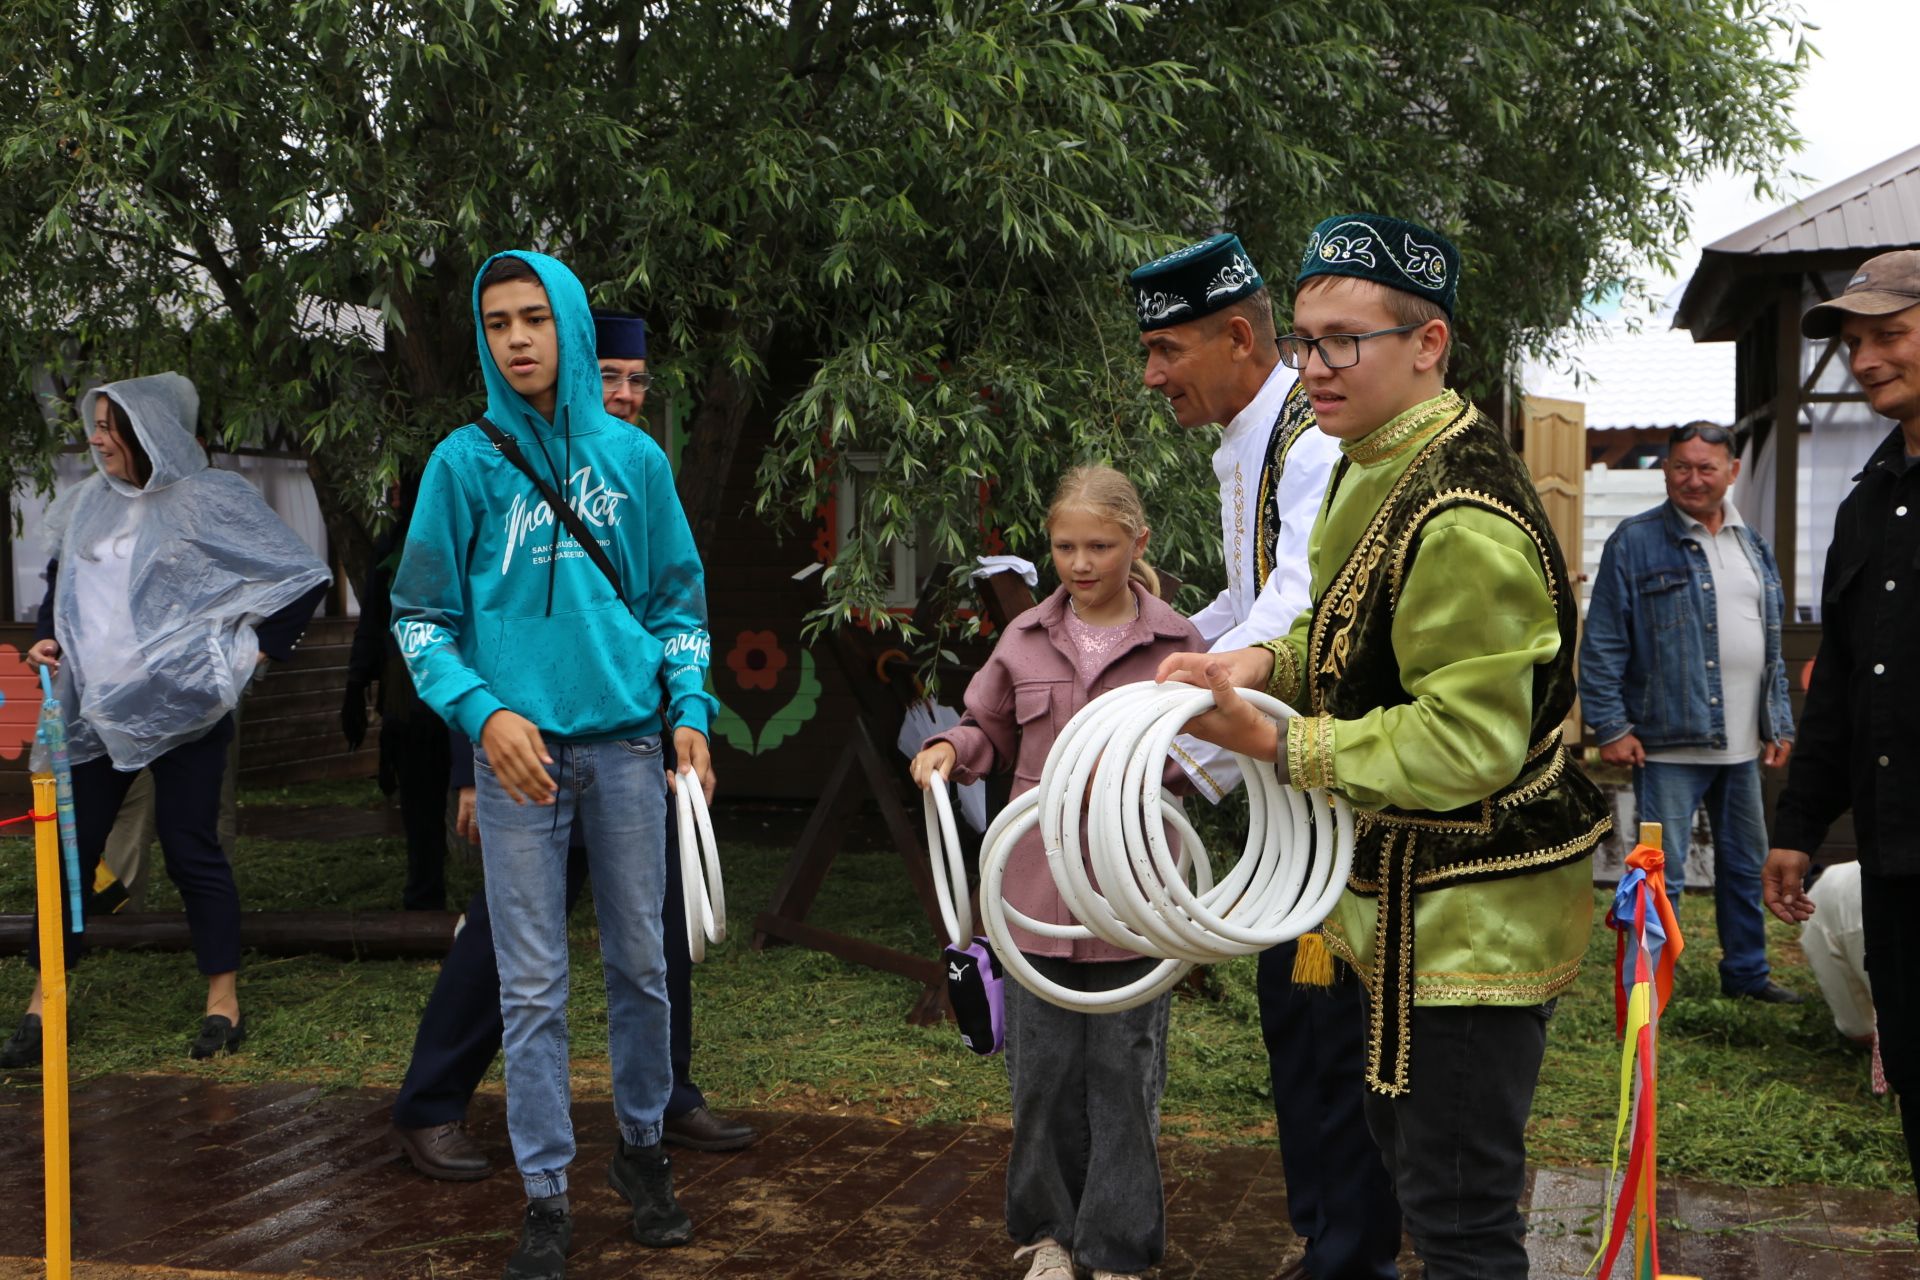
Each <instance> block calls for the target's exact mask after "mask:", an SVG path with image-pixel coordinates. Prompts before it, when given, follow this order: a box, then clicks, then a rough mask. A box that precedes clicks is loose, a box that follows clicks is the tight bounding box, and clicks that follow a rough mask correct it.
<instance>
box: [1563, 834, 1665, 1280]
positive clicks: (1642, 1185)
mask: <svg viewBox="0 0 1920 1280" xmlns="http://www.w3.org/2000/svg"><path fill="white" fill-rule="evenodd" d="M1607 924H1608V925H1610V926H1612V927H1613V928H1614V929H1615V930H1617V931H1618V932H1619V935H1620V936H1619V946H1618V948H1617V949H1616V951H1615V958H1614V976H1615V982H1614V991H1613V995H1614V1019H1615V1031H1616V1033H1617V1034H1618V1035H1619V1036H1620V1041H1621V1052H1620V1110H1619V1118H1618V1119H1617V1120H1616V1122H1615V1124H1614V1131H1613V1167H1612V1170H1611V1171H1610V1173H1609V1174H1608V1178H1607V1185H1608V1188H1609V1196H1611V1189H1612V1187H1613V1185H1614V1182H1615V1180H1616V1179H1618V1178H1619V1177H1620V1140H1621V1139H1622V1138H1623V1137H1625V1136H1626V1133H1627V1129H1628V1125H1629V1123H1631V1125H1632V1129H1633V1136H1632V1139H1631V1140H1630V1141H1629V1143H1628V1146H1627V1172H1626V1177H1625V1178H1624V1180H1621V1181H1620V1183H1619V1186H1620V1195H1619V1199H1618V1200H1617V1201H1616V1202H1615V1203H1614V1204H1613V1207H1612V1209H1611V1211H1610V1212H1609V1214H1608V1215H1607V1219H1606V1221H1605V1222H1604V1223H1603V1229H1602V1231H1601V1233H1600V1234H1601V1239H1602V1240H1603V1241H1604V1243H1603V1244H1602V1245H1601V1248H1600V1250H1599V1252H1597V1253H1596V1254H1595V1255H1594V1262H1593V1264H1592V1265H1589V1266H1588V1268H1587V1273H1588V1274H1589V1275H1591V1274H1593V1272H1594V1270H1595V1267H1597V1268H1598V1270H1599V1273H1600V1275H1602V1276H1609V1275H1612V1274H1613V1264H1614V1260H1615V1259H1617V1258H1618V1257H1619V1256H1620V1250H1621V1248H1622V1247H1623V1246H1624V1244H1625V1242H1626V1234H1627V1228H1628V1226H1629V1225H1631V1226H1632V1228H1633V1239H1634V1249H1633V1262H1632V1264H1631V1266H1632V1270H1631V1272H1630V1274H1631V1275H1632V1276H1633V1277H1634V1280H1658V1277H1659V1275H1660V1239H1659V1233H1658V1231H1657V1229H1656V1227H1655V1222H1654V1183H1655V1170H1656V1167H1657V1164H1658V1159H1657V1151H1658V1145H1659V1144H1658V1134H1659V1125H1658V1122H1657V1114H1658V1109H1659V1108H1658V1102H1659V1089H1658V1080H1659V1072H1658V1069H1657V1068H1658V1063H1659V1053H1658V1044H1659V1027H1660V1014H1661V1013H1662V1012H1663V1011H1664V1010H1665V1009H1666V1007H1667V1001H1668V999H1670V998H1671V997H1672V995H1673V967H1674V962H1675V961H1677V960H1678V959H1679V958H1680V953H1681V951H1682V950H1684V949H1685V947H1686V941H1685V939H1683V938H1682V937H1681V936H1680V922H1679V921H1678V919H1676V918H1675V916H1674V914H1673V905H1672V903H1670V902H1669V901H1668V900H1667V877H1666V856H1665V855H1664V854H1662V853H1661V852H1660V850H1658V849H1655V848H1652V847H1650V846H1648V845H1644V844H1643V845H1636V846H1635V847H1634V850H1633V852H1632V853H1630V854H1628V855H1627V873H1626V875H1624V876H1623V877H1621V880H1620V887H1619V889H1618V890H1617V891H1616V892H1615V893H1614V898H1613V906H1612V907H1611V908H1609V909H1608V911H1607ZM1629 956H1631V957H1632V962H1631V963H1629V962H1628V957H1629Z"/></svg>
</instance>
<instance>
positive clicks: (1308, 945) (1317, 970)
mask: <svg viewBox="0 0 1920 1280" xmlns="http://www.w3.org/2000/svg"><path fill="white" fill-rule="evenodd" d="M1293 981H1294V985H1295V986H1301V987H1330V986H1332V985H1333V952H1331V951H1329V950H1327V943H1326V939H1324V938H1322V937H1321V936H1320V935H1319V934H1318V933H1303V934H1301V935H1300V945H1299V949H1298V950H1297V951H1295V952H1294V953H1293Z"/></svg>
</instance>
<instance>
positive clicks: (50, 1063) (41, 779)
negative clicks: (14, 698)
mask: <svg viewBox="0 0 1920 1280" xmlns="http://www.w3.org/2000/svg"><path fill="white" fill-rule="evenodd" d="M57 803H58V802H57V800H56V799H55V795H54V787H53V775H52V774H49V773H36V774H34V775H33V819H34V821H33V852H34V878H35V880H36V881H37V885H36V887H37V889H38V892H39V903H40V991H41V1003H40V1062H41V1070H40V1136H41V1141H42V1145H43V1146H44V1147H45V1154H46V1183H47V1188H46V1190H47V1280H70V1277H71V1276H72V1275H73V1200H72V1197H73V1179H72V1171H71V1169H70V1168H69V1160H70V1154H69V1151H68V1146H67V953H66V948H65V946H64V943H65V941H66V939H65V938H64V937H63V936H62V935H64V934H65V933H66V931H67V906H66V895H65V894H64V893H62V892H61V885H60V827H59V825H58V824H57V823H56V822H55V821H54V813H55V809H56V807H57Z"/></svg>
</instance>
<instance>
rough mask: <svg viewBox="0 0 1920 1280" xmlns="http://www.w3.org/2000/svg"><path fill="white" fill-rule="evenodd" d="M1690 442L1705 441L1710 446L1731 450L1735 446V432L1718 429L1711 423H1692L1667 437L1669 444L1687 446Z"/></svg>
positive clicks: (1724, 428) (1723, 428) (1722, 428)
mask: <svg viewBox="0 0 1920 1280" xmlns="http://www.w3.org/2000/svg"><path fill="white" fill-rule="evenodd" d="M1689 440H1704V441H1706V442H1707V443H1708V444H1723V445H1726V446H1727V447H1728V448H1729V449H1732V448H1734V447H1736V446H1735V444H1734V435H1733V432H1732V431H1730V430H1728V429H1727V428H1726V427H1716V426H1714V425H1713V424H1711V423H1705V422H1690V423H1688V424H1687V425H1686V426H1684V427H1681V428H1679V429H1677V430H1676V431H1675V432H1674V433H1673V434H1672V435H1671V436H1668V437H1667V443H1668V444H1685V443H1686V442H1687V441H1689Z"/></svg>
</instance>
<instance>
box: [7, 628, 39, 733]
mask: <svg viewBox="0 0 1920 1280" xmlns="http://www.w3.org/2000/svg"><path fill="white" fill-rule="evenodd" d="M39 722H40V681H39V678H38V677H37V676H35V675H34V671H33V668H32V667H29V666H28V665H27V660H26V657H25V655H23V654H22V653H21V652H20V651H19V650H18V649H16V648H14V647H13V646H12V645H10V644H0V760H18V759H19V758H20V757H21V756H23V755H25V754H26V753H27V748H28V747H31V746H32V745H33V731H34V727H35V726H36V725H38V724H39Z"/></svg>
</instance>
